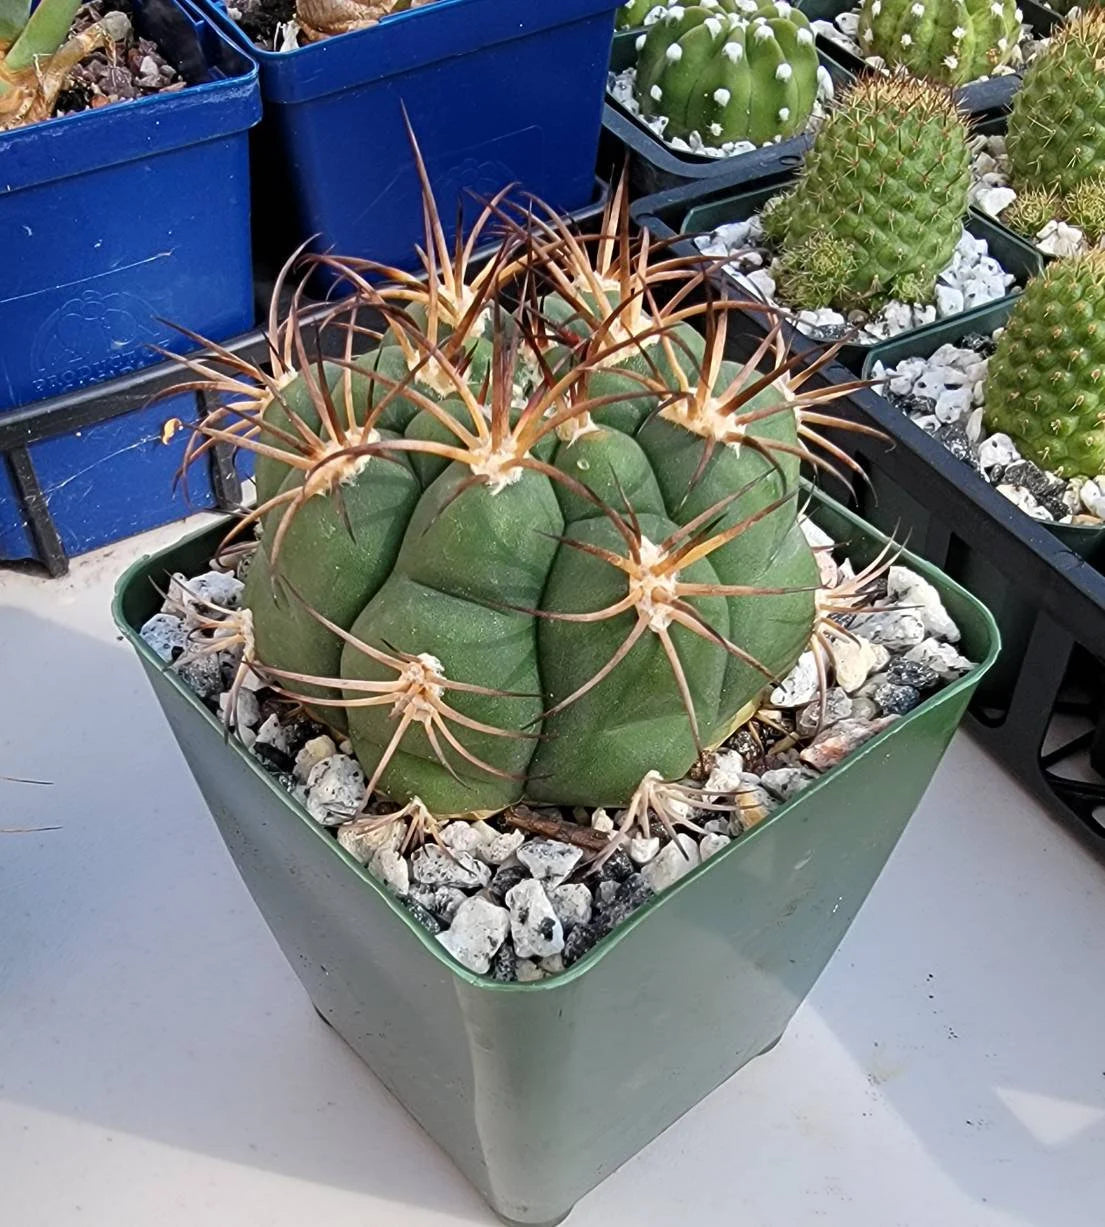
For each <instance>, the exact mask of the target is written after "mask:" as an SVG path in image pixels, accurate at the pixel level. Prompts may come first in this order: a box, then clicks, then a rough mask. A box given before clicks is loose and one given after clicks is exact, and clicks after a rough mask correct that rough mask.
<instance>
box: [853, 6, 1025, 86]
mask: <svg viewBox="0 0 1105 1227" xmlns="http://www.w3.org/2000/svg"><path fill="white" fill-rule="evenodd" d="M1021 19H1022V18H1021V11H1020V9H1018V8H1017V4H1016V0H863V7H862V9H861V11H860V18H859V45H860V50H861V51H862V52H863V54H864V55H877V56H879V57H880V58H881V59H882V60H883V61H884V62H885V63H886V65H887V67H888V68H905V69H907V70H908V71H909V72H911V73H913V74H914V75H915V76H918V77H925V78H927V79H928V80H930V81H939V82H941V83H942V84H944V85H962V84H964V83H965V82H967V81H973V80H975V79H976V78H977V77H984V76H988V75H989V74H990V73H992V72H993V71H994V69H995V68H1000V67H1002V66H1003V65H1006V64H1009V63H1010V61H1011V60H1012V59H1013V57H1014V56H1015V55H1016V51H1017V44H1018V40H1019V38H1020V33H1021Z"/></svg>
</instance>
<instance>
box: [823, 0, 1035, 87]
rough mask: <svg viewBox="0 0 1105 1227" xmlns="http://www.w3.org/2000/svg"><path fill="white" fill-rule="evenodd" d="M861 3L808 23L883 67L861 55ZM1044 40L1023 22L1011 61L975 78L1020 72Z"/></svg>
mask: <svg viewBox="0 0 1105 1227" xmlns="http://www.w3.org/2000/svg"><path fill="white" fill-rule="evenodd" d="M860 11H861V6H860V5H858V4H857V5H856V6H855V7H854V8H850V9H847V10H846V11H845V12H843V13H838V14H837V15H836V17H834V18H833V20H832V21H811V22H810V25H811V26H812V28H813V31H814V33H815V34H820V35H821V37H822V38H824V39H826V40H827V41H829V42H831V43H835V44H836V46H838V47H841V48H843V50H845V51H847V52H848V53H849V54H850V55H854V56H855V57H856V58H857V59H859V60H863V62H864V63H865V64H866V65H867V66H868V67H869V68H874V69H881V70H883V71H885V69H886V64H885V62H884V61H883V59H882V57H881V56H877V55H864V54H863V52H862V50H861V49H860V45H859V18H860ZM1046 42H1047V40H1046V39H1042V38H1040V37H1039V36H1038V35H1036V34H1034V33H1033V31H1032V29H1031V28H1030V27H1029V26H1028V25H1027V24H1026V25H1022V26H1021V36H1020V39H1019V40H1018V42H1017V51H1016V53H1015V55H1014V57H1013V63H1012V64H1003V65H1001V66H1000V67H998V68H995V69H994V71H993V72H992V73H987V74H985V75H984V76H981V77H977V78H976V79H975V80H976V81H990V80H993V78H994V77H1008V76H1011V75H1012V74H1013V73H1017V72H1020V71H1021V70H1022V68H1023V67H1024V65H1025V64H1027V63H1028V62H1029V60H1030V59H1031V58H1032V57H1033V56H1034V55H1035V54H1036V53H1037V51H1039V49H1040V47H1042V46H1043V45H1044V44H1045V43H1046ZM967 84H968V85H973V84H975V82H974V81H969V82H967Z"/></svg>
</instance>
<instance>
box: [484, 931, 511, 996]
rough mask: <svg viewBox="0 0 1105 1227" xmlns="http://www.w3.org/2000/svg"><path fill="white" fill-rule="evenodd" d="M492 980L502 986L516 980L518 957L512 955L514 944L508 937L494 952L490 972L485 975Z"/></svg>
mask: <svg viewBox="0 0 1105 1227" xmlns="http://www.w3.org/2000/svg"><path fill="white" fill-rule="evenodd" d="M487 974H488V975H489V976H490V977H491V979H492V980H498V981H499V982H500V983H502V984H512V983H513V982H514V981H515V980H517V978H518V956H517V954H515V953H514V943H513V942H512V941H511V940H510V938H509V937H508V938H507V939H506V941H505V942H503V944H502V945H501V946H500V947H499V949H498V950H497V951H496V952H495V955H494V957H493V958H492V960H491V970H490V971H489V972H488V973H487Z"/></svg>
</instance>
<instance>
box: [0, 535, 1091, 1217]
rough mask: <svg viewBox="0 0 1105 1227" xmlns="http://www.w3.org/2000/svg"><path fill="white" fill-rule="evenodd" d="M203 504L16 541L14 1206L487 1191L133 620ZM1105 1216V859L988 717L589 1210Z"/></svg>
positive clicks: (97, 1213) (9, 733) (4, 732)
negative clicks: (819, 945)
mask: <svg viewBox="0 0 1105 1227" xmlns="http://www.w3.org/2000/svg"><path fill="white" fill-rule="evenodd" d="M180 531H181V529H180V526H172V527H170V528H169V529H167V530H161V531H160V532H157V533H153V534H148V535H147V536H145V537H143V538H138V539H137V540H134V541H129V542H126V543H123V544H122V545H118V546H114V547H112V548H110V549H107V550H104V551H101V552H100V553H98V554H95V555H90V556H88V557H86V558H84V559H80V560H78V561H76V562H75V563H74V565H73V568H72V572H71V574H70V575H69V576H68V577H66V578H64V579H61V580H54V581H49V580H44V579H40V578H37V577H32V576H30V575H27V574H18V573H12V572H4V571H0V689H2V693H3V696H4V700H5V702H4V710H3V714H2V715H0V775H5V774H6V775H16V776H27V777H32V778H38V779H44V780H50V781H53V783H52V785H50V786H48V787H45V786H35V785H30V784H14V783H4V782H3V781H0V827H34V826H44V825H51V826H55V825H56V826H60V828H61V829H60V830H54V831H46V832H41V833H37V834H0V1224H3V1227H76V1225H77V1224H81V1225H83V1227H147V1225H148V1227H178V1225H179V1227H385V1225H386V1227H445V1225H447V1224H489V1223H491V1222H493V1219H492V1217H491V1215H490V1213H489V1212H488V1211H487V1210H486V1208H485V1207H484V1206H483V1204H482V1202H481V1201H480V1199H479V1197H478V1196H477V1195H476V1193H475V1192H474V1191H473V1190H472V1189H471V1188H470V1187H469V1186H468V1184H467V1183H466V1182H465V1180H464V1179H463V1178H462V1177H461V1176H460V1174H459V1173H458V1172H457V1171H456V1169H455V1168H454V1167H453V1166H452V1164H451V1163H450V1162H449V1160H448V1159H446V1158H445V1156H444V1155H443V1154H442V1153H441V1152H440V1151H438V1150H437V1148H436V1147H435V1146H434V1145H433V1144H432V1143H431V1142H430V1141H429V1140H428V1139H427V1138H426V1137H425V1136H424V1135H423V1134H422V1133H421V1132H420V1130H419V1129H418V1128H417V1126H415V1125H414V1123H413V1122H412V1121H411V1120H410V1119H409V1118H408V1117H407V1116H406V1114H405V1113H404V1112H403V1110H402V1109H401V1108H400V1107H399V1106H398V1105H397V1104H396V1103H395V1102H394V1101H393V1100H392V1099H391V1098H390V1097H389V1096H388V1094H387V1093H386V1092H385V1091H384V1090H383V1088H382V1087H381V1086H380V1085H379V1084H378V1083H377V1082H376V1081H375V1079H374V1078H373V1077H372V1075H371V1074H370V1073H369V1072H368V1070H367V1069H366V1068H364V1067H363V1066H362V1065H361V1064H360V1063H359V1062H358V1061H357V1059H356V1058H355V1057H354V1056H353V1055H352V1054H351V1053H350V1052H349V1051H348V1050H347V1049H346V1048H345V1046H344V1045H343V1044H342V1043H341V1041H340V1040H339V1039H338V1038H337V1037H336V1036H335V1035H334V1034H333V1033H331V1032H330V1031H329V1030H328V1029H327V1028H326V1027H325V1026H323V1024H322V1023H321V1022H320V1021H319V1020H318V1018H317V1017H316V1015H315V1013H314V1011H313V1009H312V1008H311V1006H310V1003H309V1002H308V1000H307V997H306V996H305V994H304V993H303V991H302V989H301V988H300V986H299V983H298V981H297V980H296V979H295V977H294V976H293V974H292V972H291V970H290V969H289V968H288V967H287V966H286V965H285V963H284V960H283V958H282V956H281V954H280V952H279V950H278V949H277V947H276V945H275V943H274V942H273V940H272V938H271V937H270V935H269V933H268V930H267V929H266V928H265V926H264V924H263V923H262V921H261V918H260V915H259V914H258V912H257V911H256V910H255V908H254V906H253V903H252V901H251V900H250V899H249V897H248V895H247V894H246V891H245V888H244V887H243V886H242V883H241V882H240V881H239V879H238V877H237V874H236V873H235V871H234V869H233V866H232V864H231V862H230V859H229V857H228V855H227V853H226V852H225V851H224V849H223V846H222V843H221V842H220V840H219V837H218V835H217V833H216V831H215V827H214V825H213V824H212V823H211V821H210V819H209V818H208V817H207V814H206V811H205V809H204V805H203V802H202V801H201V799H200V796H199V793H198V791H197V790H196V788H195V786H194V784H193V783H192V779H191V777H190V775H189V773H188V771H187V769H186V767H185V765H184V760H183V759H182V757H181V755H180V753H179V752H178V750H177V748H176V746H175V744H174V742H173V740H172V738H171V736H170V734H169V731H168V727H167V726H166V725H165V723H164V721H163V719H162V716H161V713H160V710H159V709H158V708H157V706H156V704H155V702H154V699H153V696H152V694H151V692H150V690H149V687H148V685H147V683H146V681H145V678H144V677H143V675H142V674H141V672H140V670H139V666H138V664H137V662H136V660H135V659H134V657H133V654H132V653H131V651H130V649H129V647H127V646H126V645H125V644H123V643H122V642H120V641H119V638H118V636H117V634H116V632H115V630H114V628H113V627H112V625H111V620H110V616H109V610H108V605H109V601H110V595H111V589H112V585H113V583H114V580H115V578H116V576H117V575H118V573H119V572H120V571H121V570H122V568H123V567H124V566H125V565H126V564H127V563H128V562H129V561H130V560H131V559H132V558H133V557H135V556H137V555H138V554H139V553H141V552H143V551H144V550H148V549H150V548H152V547H154V546H156V545H159V544H161V543H164V542H167V541H169V540H172V539H173V538H174V537H175V536H177V535H178V534H179V533H180ZM684 1222H689V1223H693V1224H695V1227H713V1225H715V1224H717V1225H719V1227H721V1225H726V1227H728V1225H729V1224H732V1225H734V1227H805V1225H806V1224H811V1225H818V1227H1014V1225H1021V1224H1031V1225H1032V1227H1036V1225H1039V1227H1101V1225H1102V1224H1103V1223H1105V871H1103V867H1102V865H1101V864H1100V863H1098V862H1097V861H1095V860H1094V859H1093V858H1092V857H1091V856H1089V855H1088V854H1087V853H1086V852H1085V850H1084V849H1082V848H1081V847H1080V846H1079V845H1078V844H1076V843H1075V842H1074V841H1073V840H1072V839H1071V838H1070V837H1069V836H1068V835H1067V834H1066V833H1065V832H1064V831H1063V830H1062V829H1061V828H1059V827H1058V826H1057V825H1056V824H1055V823H1054V822H1053V821H1052V820H1051V819H1049V817H1048V816H1047V815H1046V813H1045V812H1044V811H1043V810H1042V809H1041V808H1040V807H1039V806H1038V805H1037V804H1036V803H1035V802H1034V801H1033V800H1031V799H1030V798H1029V797H1028V796H1027V795H1026V794H1024V793H1023V792H1022V790H1021V789H1020V788H1019V787H1018V786H1017V785H1016V784H1014V783H1013V782H1012V781H1011V780H1009V779H1008V778H1006V777H1005V776H1004V775H1003V774H1002V773H1001V772H1000V771H999V770H998V769H997V768H996V767H995V766H994V765H993V763H992V762H991V761H990V760H989V759H988V758H987V757H986V756H985V754H984V753H983V752H982V751H981V750H979V749H978V747H977V746H976V745H974V744H973V743H972V742H971V741H970V739H969V738H967V737H966V736H965V735H963V734H960V735H959V736H958V737H957V739H956V741H955V742H954V744H953V746H952V748H951V750H950V751H949V753H948V756H947V758H946V759H945V762H944V764H943V766H942V767H941V770H940V772H939V774H938V776H937V778H936V780H935V781H934V783H933V785H932V787H931V788H930V790H929V792H928V794H927V796H926V797H925V800H924V802H923V803H922V805H921V808H920V810H919V811H918V813H917V814H916V816H915V817H914V819H913V821H912V822H911V824H910V826H909V828H908V830H907V832H906V834H905V836H904V838H903V839H902V841H901V844H900V845H899V847H898V849H897V851H896V852H895V853H894V856H893V858H892V860H891V862H890V864H889V866H888V868H887V870H886V872H885V873H884V874H883V876H882V878H881V879H880V880H879V882H878V884H877V886H876V887H875V890H874V892H873V893H872V895H871V897H870V900H869V901H868V903H867V904H866V905H865V906H864V908H863V909H862V911H861V912H860V915H859V918H858V919H857V921H856V923H855V925H854V927H853V928H852V930H851V932H850V933H849V935H848V937H847V938H846V940H845V942H844V944H843V946H842V947H841V949H840V951H839V952H838V954H837V955H836V957H835V958H834V959H833V960H832V962H831V964H830V965H829V968H828V970H827V971H826V972H825V974H824V976H823V977H822V979H821V980H820V981H819V983H818V984H817V986H816V988H815V990H814V992H813V994H812V996H811V997H810V998H809V1000H808V1001H807V1002H806V1003H805V1005H803V1006H802V1008H801V1009H800V1010H799V1012H798V1015H797V1016H796V1018H795V1019H794V1021H793V1023H792V1025H791V1027H790V1029H789V1030H788V1032H787V1034H786V1035H785V1036H784V1038H783V1040H782V1042H781V1043H780V1044H779V1046H778V1047H777V1048H776V1049H775V1050H774V1051H773V1052H771V1053H770V1054H769V1055H767V1056H766V1057H763V1058H760V1059H759V1060H757V1061H754V1062H753V1063H752V1064H751V1065H750V1066H748V1067H747V1068H746V1069H745V1070H743V1071H742V1072H741V1073H739V1074H738V1075H737V1076H736V1077H735V1078H733V1079H731V1080H730V1081H729V1082H728V1083H727V1084H726V1085H725V1086H723V1087H722V1088H721V1089H720V1090H718V1091H716V1092H715V1093H714V1094H713V1095H711V1096H710V1097H709V1098H708V1099H707V1100H706V1101H705V1102H704V1103H702V1104H700V1105H699V1106H698V1107H697V1108H696V1109H694V1110H693V1111H692V1112H691V1113H690V1114H689V1115H688V1116H686V1117H685V1118H684V1119H683V1120H682V1121H680V1122H678V1123H677V1124H676V1125H675V1126H673V1127H672V1128H671V1129H669V1130H668V1131H667V1133H665V1134H664V1135H663V1136H662V1137H660V1138H659V1139H657V1140H656V1141H655V1142H653V1143H652V1145H650V1146H649V1147H648V1148H647V1149H646V1150H644V1151H643V1152H642V1153H641V1154H639V1155H638V1156H637V1157H636V1158H635V1159H633V1160H631V1161H630V1162H629V1163H627V1164H626V1165H625V1166H624V1167H623V1168H622V1169H621V1170H620V1171H618V1172H617V1173H615V1174H614V1175H613V1176H612V1177H611V1178H610V1179H608V1180H607V1181H606V1182H605V1183H604V1184H602V1185H601V1186H600V1187H599V1188H598V1189H597V1190H595V1191H594V1192H593V1193H591V1194H590V1195H589V1196H587V1197H586V1198H585V1199H584V1200H583V1201H582V1202H580V1204H579V1205H578V1206H577V1208H576V1210H575V1212H574V1213H573V1215H572V1217H571V1218H570V1219H569V1223H570V1224H571V1225H572V1227H623V1225H625V1227H630V1225H632V1227H653V1225H661V1224H663V1225H668V1224H679V1225H680V1227H682V1224H683V1223H684Z"/></svg>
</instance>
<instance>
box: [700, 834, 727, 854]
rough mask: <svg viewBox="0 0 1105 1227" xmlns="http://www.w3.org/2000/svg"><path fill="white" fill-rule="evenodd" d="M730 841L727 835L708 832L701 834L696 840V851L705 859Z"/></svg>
mask: <svg viewBox="0 0 1105 1227" xmlns="http://www.w3.org/2000/svg"><path fill="white" fill-rule="evenodd" d="M732 842H733V841H732V840H731V839H730V838H729V836H728V835H715V834H713V833H712V832H710V833H709V834H706V835H703V836H702V838H701V839H700V840H699V841H698V851H699V854H700V855H701V857H702V859H703V860H707V859H708V858H709V857H711V856H713V855H714V853H715V852H720V851H721V850H722V848H726V847H728V846H729V845H730V844H731V843H732Z"/></svg>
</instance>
